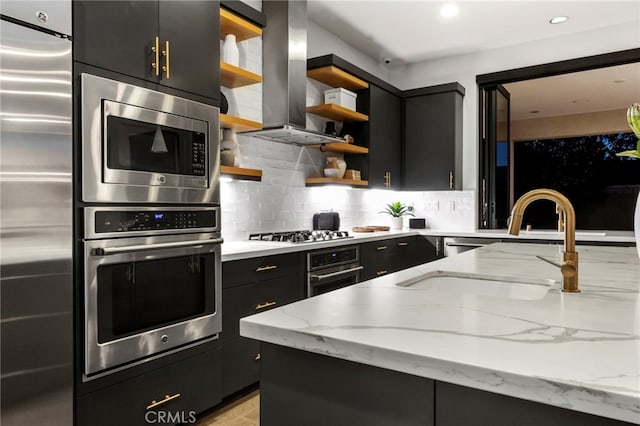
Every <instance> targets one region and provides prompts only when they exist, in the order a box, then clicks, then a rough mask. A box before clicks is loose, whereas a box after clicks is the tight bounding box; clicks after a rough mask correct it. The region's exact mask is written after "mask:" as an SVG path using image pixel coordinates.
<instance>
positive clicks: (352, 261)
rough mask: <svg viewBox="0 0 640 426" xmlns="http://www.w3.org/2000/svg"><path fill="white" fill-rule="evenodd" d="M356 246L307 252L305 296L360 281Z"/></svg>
mask: <svg viewBox="0 0 640 426" xmlns="http://www.w3.org/2000/svg"><path fill="white" fill-rule="evenodd" d="M359 259H360V257H359V252H358V246H346V247H338V248H334V249H331V250H320V251H314V252H310V253H307V297H312V296H317V295H318V294H323V293H327V292H329V291H333V290H337V289H339V288H342V287H347V286H350V285H353V284H356V283H358V282H360V271H361V270H362V269H363V267H362V266H360V260H359Z"/></svg>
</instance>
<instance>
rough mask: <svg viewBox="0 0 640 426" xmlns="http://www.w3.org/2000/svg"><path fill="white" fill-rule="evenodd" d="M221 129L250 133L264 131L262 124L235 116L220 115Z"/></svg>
mask: <svg viewBox="0 0 640 426" xmlns="http://www.w3.org/2000/svg"><path fill="white" fill-rule="evenodd" d="M220 127H222V128H224V129H234V130H235V131H236V132H249V131H252V130H260V129H262V123H258V122H257V121H253V120H247V119H246V118H242V117H236V116H235V115H227V114H220Z"/></svg>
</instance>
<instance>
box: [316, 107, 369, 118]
mask: <svg viewBox="0 0 640 426" xmlns="http://www.w3.org/2000/svg"><path fill="white" fill-rule="evenodd" d="M307 112H310V113H312V114H316V115H319V116H322V117H324V118H328V119H330V120H336V121H343V122H349V121H369V117H368V116H366V115H364V114H362V113H359V112H358V111H353V110H351V109H348V108H345V107H342V106H340V105H336V104H322V105H313V106H309V107H307Z"/></svg>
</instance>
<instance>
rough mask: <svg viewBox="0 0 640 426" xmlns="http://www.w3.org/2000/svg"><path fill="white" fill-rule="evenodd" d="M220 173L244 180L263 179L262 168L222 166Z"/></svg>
mask: <svg viewBox="0 0 640 426" xmlns="http://www.w3.org/2000/svg"><path fill="white" fill-rule="evenodd" d="M220 174H221V175H223V176H229V177H232V178H235V179H243V180H255V181H261V180H262V170H258V169H244V168H242V167H231V166H220Z"/></svg>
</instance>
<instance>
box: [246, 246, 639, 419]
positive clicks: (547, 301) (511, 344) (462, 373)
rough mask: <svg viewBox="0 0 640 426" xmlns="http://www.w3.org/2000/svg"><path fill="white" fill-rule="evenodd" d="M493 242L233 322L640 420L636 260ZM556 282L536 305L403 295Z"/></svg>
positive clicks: (331, 351) (631, 255) (265, 336)
mask: <svg viewBox="0 0 640 426" xmlns="http://www.w3.org/2000/svg"><path fill="white" fill-rule="evenodd" d="M578 251H579V253H580V262H579V271H580V288H581V289H582V292H581V293H579V294H570V293H562V292H561V291H560V284H559V280H560V272H559V271H558V269H557V268H556V267H554V266H552V265H550V264H548V263H546V262H543V261H541V260H539V259H537V258H536V256H538V255H540V256H545V257H547V258H551V259H555V260H556V261H559V260H560V258H561V254H560V251H559V247H558V246H554V245H541V244H522V243H517V244H509V243H496V244H491V245H489V246H486V247H483V248H479V249H477V250H473V251H468V252H465V253H461V254H459V255H456V256H451V257H448V258H445V259H442V260H438V261H435V262H431V263H427V264H424V265H420V266H417V267H414V268H411V269H407V270H404V271H400V272H397V273H394V274H390V275H386V276H383V277H380V278H376V279H373V280H370V281H366V282H363V283H360V284H356V285H354V286H351V287H347V288H343V289H340V290H337V291H334V292H331V293H327V294H323V295H320V296H316V297H313V298H310V299H305V300H302V301H299V302H296V303H292V304H290V305H286V306H283V307H281V308H278V309H274V310H271V311H268V312H264V313H261V314H257V315H253V316H250V317H246V318H243V319H241V321H240V334H241V335H242V336H245V337H249V338H253V339H257V340H261V341H265V342H270V343H274V344H278V345H284V346H288V347H292V348H296V349H301V350H306V351H310V352H315V353H320V354H324V355H328V356H332V357H337V358H342V359H347V360H350V361H355V362H360V363H364V364H369V365H373V366H377V367H382V368H388V369H391V370H396V371H400V372H404V373H408V374H413V375H417V376H422V377H428V378H432V379H435V380H441V381H445V382H449V383H454V384H458V385H462V386H468V387H472V388H476V389H481V390H485V391H490V392H495V393H500V394H504V395H510V396H514V397H518V398H522V399H526V400H531V401H536V402H540V403H544V404H549V405H555V406H559V407H563V408H568V409H572V410H577V411H582V412H586V413H591V414H595V415H600V416H604V417H609V418H614V419H619V420H623V421H628V422H632V423H638V424H640V296H639V290H640V262H639V261H638V255H637V253H636V250H635V248H633V247H595V246H580V247H578ZM438 270H441V271H457V272H466V273H478V274H488V275H497V274H499V275H501V276H509V277H521V278H522V277H535V278H537V279H549V280H557V281H556V282H555V284H553V285H552V286H551V288H550V289H549V290H548V291H547V292H546V293H545V294H544V295H543V296H541V298H538V299H534V300H519V299H509V298H506V297H497V296H489V295H484V296H483V295H479V294H472V293H468V292H453V291H449V290H434V289H429V288H422V289H420V288H415V287H413V288H412V287H400V286H397V284H399V283H407V282H411V281H415V280H417V279H419V278H420V277H422V276H423V275H425V274H427V273H430V272H431V273H433V271H438Z"/></svg>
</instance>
